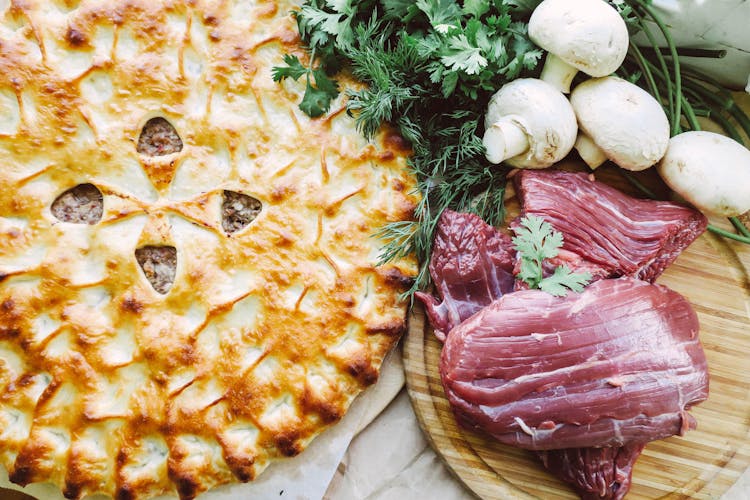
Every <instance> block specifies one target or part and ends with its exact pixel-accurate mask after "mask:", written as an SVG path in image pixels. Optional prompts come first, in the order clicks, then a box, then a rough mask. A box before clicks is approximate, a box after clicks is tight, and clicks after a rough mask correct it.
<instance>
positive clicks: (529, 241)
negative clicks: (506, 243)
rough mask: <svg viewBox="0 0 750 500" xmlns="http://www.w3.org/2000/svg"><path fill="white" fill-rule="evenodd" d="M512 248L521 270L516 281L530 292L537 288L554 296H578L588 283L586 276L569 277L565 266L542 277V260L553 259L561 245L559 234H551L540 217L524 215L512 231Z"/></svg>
mask: <svg viewBox="0 0 750 500" xmlns="http://www.w3.org/2000/svg"><path fill="white" fill-rule="evenodd" d="M514 232H515V233H516V236H515V237H514V238H513V244H514V245H515V248H516V250H517V251H518V253H519V255H520V258H521V269H520V271H519V273H518V276H517V278H518V279H520V280H522V281H524V282H526V284H527V285H529V287H530V288H538V289H541V290H543V291H545V292H547V293H550V294H552V295H556V296H563V295H565V294H566V293H567V292H568V290H572V291H574V292H580V291H582V290H583V287H584V286H585V285H587V284H588V282H589V281H591V275H590V274H589V273H573V272H571V271H570V269H568V267H567V266H559V267H557V268H556V269H555V271H554V273H553V274H552V275H551V276H547V277H545V276H544V268H543V263H544V260H545V259H551V258H553V257H557V255H558V253H559V249H560V247H562V245H563V236H562V233H559V232H557V231H555V230H554V229H553V228H552V226H551V225H550V224H549V223H548V222H545V221H544V219H542V218H541V217H536V216H533V215H527V216H525V217H523V218H522V219H521V221H520V227H518V228H515V229H514Z"/></svg>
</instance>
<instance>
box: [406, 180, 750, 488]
mask: <svg viewBox="0 0 750 500" xmlns="http://www.w3.org/2000/svg"><path fill="white" fill-rule="evenodd" d="M608 181H610V180H609V179H608ZM611 183H614V184H619V182H617V181H612V182H611ZM618 187H624V186H622V185H618ZM626 190H627V189H626ZM517 210H518V209H517V207H515V206H513V204H512V203H511V205H510V208H509V212H510V213H511V215H515V214H517V213H518V212H517ZM747 253H748V254H750V251H748V252H747ZM743 258H744V259H745V261H746V262H750V259H748V258H747V256H746V255H743ZM747 268H748V265H747V264H743V261H742V259H741V258H740V257H739V256H738V255H737V253H736V252H735V251H734V250H733V247H732V245H730V244H727V243H726V242H725V241H724V240H721V239H719V238H717V237H715V236H713V235H712V234H708V233H707V234H704V235H703V236H702V237H701V238H699V239H698V240H697V241H696V242H694V243H693V244H692V245H691V246H690V247H689V248H688V249H687V250H686V251H685V252H683V254H682V255H681V256H680V257H679V258H678V259H677V261H676V262H675V263H674V264H672V265H671V266H670V267H669V269H667V271H666V272H665V273H664V274H663V275H662V276H661V277H660V278H659V279H658V281H657V282H658V283H660V284H663V285H667V286H669V287H670V288H672V289H674V290H676V291H677V292H679V293H681V294H683V295H684V296H685V297H687V298H688V299H689V300H690V302H691V303H692V304H693V306H694V307H695V310H696V312H697V313H698V317H699V319H700V323H701V333H700V336H701V341H702V343H703V347H704V349H705V351H706V356H707V358H708V364H709V371H710V377H711V378H710V396H709V399H708V401H706V402H705V403H702V404H701V405H699V406H697V407H695V408H694V409H693V410H691V413H692V414H693V415H694V416H695V417H696V419H697V421H698V428H697V429H696V430H694V431H691V432H689V433H688V434H687V435H686V436H684V437H673V438H670V439H666V440H662V441H654V442H652V443H650V444H649V445H648V446H646V449H645V451H644V453H643V455H642V456H641V457H640V459H639V460H638V462H637V463H636V466H635V469H634V472H633V486H632V489H631V492H630V494H629V495H628V497H627V498H628V499H629V500H637V499H653V498H670V499H677V498H686V499H687V498H696V499H716V498H719V497H720V496H721V495H722V494H723V493H725V492H726V491H727V490H728V489H729V488H730V487H731V485H732V484H734V482H735V481H736V480H737V479H738V478H739V476H740V475H741V474H742V473H743V472H744V471H745V469H746V468H747V467H748V465H750V278H749V277H748V271H747ZM441 347H442V344H441V343H440V342H439V341H438V340H437V339H436V338H435V336H434V335H433V334H432V329H431V328H430V327H429V325H428V324H427V323H426V321H425V318H424V313H423V311H422V308H421V307H419V306H416V307H414V309H413V312H412V315H411V317H410V325H409V332H408V334H407V337H406V340H405V344H404V364H405V368H406V382H407V388H408V392H409V395H410V397H411V400H412V404H413V406H414V410H415V412H416V414H417V418H418V420H419V422H420V425H421V426H422V429H423V430H424V432H425V434H426V435H427V438H428V440H429V441H430V442H431V444H432V446H433V448H434V449H435V450H436V451H437V453H438V454H439V455H440V456H441V458H442V459H443V460H444V461H445V463H446V464H447V465H448V467H449V468H450V469H451V470H452V472H453V473H454V474H455V475H456V477H457V478H458V479H459V480H460V481H461V482H463V484H464V485H466V487H467V488H469V489H470V490H471V491H472V492H474V493H475V494H476V495H478V496H479V497H481V498H484V499H502V500H507V499H511V498H518V499H527V498H528V499H531V498H541V499H550V498H555V499H575V498H577V496H576V495H575V494H574V493H573V492H572V490H571V489H570V488H569V487H568V486H567V485H566V484H565V483H563V482H561V481H559V480H557V479H556V478H554V477H553V476H551V475H550V474H548V473H547V472H546V471H545V470H544V468H543V467H542V466H541V465H540V463H539V462H538V461H537V460H536V459H535V458H534V456H533V455H532V453H530V452H527V451H524V450H520V449H516V448H512V447H509V446H504V445H501V444H499V443H497V442H495V441H493V440H491V439H488V438H486V437H485V436H482V435H480V434H478V433H474V432H472V431H468V430H466V429H463V428H460V427H458V426H457V424H456V422H455V420H454V418H453V414H452V413H451V409H450V405H449V403H448V400H447V399H446V397H445V394H444V392H443V387H442V384H441V382H440V374H439V372H438V363H439V360H440V350H441Z"/></svg>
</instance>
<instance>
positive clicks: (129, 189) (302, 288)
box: [0, 0, 416, 498]
mask: <svg viewBox="0 0 750 500" xmlns="http://www.w3.org/2000/svg"><path fill="white" fill-rule="evenodd" d="M295 6H296V5H295V4H294V2H284V1H281V2H269V1H262V0H245V1H241V0H235V1H226V0H225V1H218V0H217V1H196V2H181V1H179V2H178V1H169V0H122V1H93V0H92V1H80V2H79V1H74V0H54V1H48V0H25V1H23V2H19V1H8V0H5V1H3V0H0V16H1V17H0V156H1V157H2V158H3V165H2V167H1V168H0V186H1V187H2V192H0V464H2V465H3V466H4V467H5V468H7V469H8V471H9V473H10V477H11V479H12V480H13V481H14V482H17V483H20V484H26V483H28V482H37V481H44V482H52V483H55V484H57V485H58V486H60V488H61V489H62V490H63V491H64V493H65V494H66V495H67V496H69V497H70V498H80V497H83V496H85V495H88V494H92V493H97V492H100V493H104V494H106V495H110V496H114V497H117V498H146V497H149V496H154V495H158V494H161V493H163V492H169V491H176V492H177V493H179V495H180V496H182V497H183V498H191V497H193V496H195V495H196V494H198V493H200V492H201V491H204V490H206V489H207V488H210V487H212V486H215V485H219V484H223V483H227V482H232V481H238V480H239V481H248V480H251V479H253V478H255V477H256V476H257V474H258V473H259V472H261V471H262V470H263V469H264V468H265V467H266V466H267V464H268V462H269V461H270V460H273V459H275V458H278V457H283V456H291V455H295V454H297V453H299V452H300V451H301V450H302V449H303V448H304V447H305V446H306V445H307V443H308V442H309V441H310V440H311V439H312V438H313V437H314V436H315V435H317V434H318V433H320V432H321V431H322V430H324V429H325V428H326V427H327V426H329V425H331V424H332V423H335V422H336V421H337V420H339V419H340V418H341V417H342V415H343V414H344V412H345V411H346V409H347V408H348V406H349V404H350V403H351V401H352V399H353V398H354V397H355V396H356V394H357V393H359V392H360V391H361V390H362V389H363V388H365V387H366V386H368V385H369V384H372V383H373V382H374V381H375V380H376V379H377V376H378V370H379V367H380V363H381V361H382V359H383V357H384V356H385V354H386V353H387V352H388V350H389V349H390V348H391V347H392V346H393V345H394V344H395V342H396V341H397V339H398V335H399V334H400V333H401V331H402V329H403V326H404V315H405V304H404V303H403V302H401V301H400V300H399V298H398V296H399V293H400V292H402V291H403V290H404V286H405V283H406V282H407V281H408V278H409V276H411V275H413V273H414V270H415V269H414V265H415V264H414V262H412V261H403V262H399V263H393V264H389V265H386V266H377V265H376V264H377V259H378V255H379V251H380V247H381V245H382V242H381V241H379V240H377V239H376V238H373V237H372V234H373V233H374V232H375V231H376V230H377V229H378V228H379V227H382V225H383V224H385V223H387V222H389V221H396V220H403V219H407V218H409V217H411V214H412V212H413V208H414V204H415V202H416V199H415V195H414V194H413V188H414V180H413V178H412V177H411V176H410V174H409V173H408V171H407V169H406V155H407V154H408V150H407V148H406V147H405V145H404V144H403V141H402V140H401V139H400V138H398V137H397V136H395V135H394V134H393V133H391V132H390V131H388V130H384V131H382V132H381V133H380V134H379V136H378V137H377V138H376V140H374V141H373V142H371V143H368V142H366V141H364V140H363V139H362V138H361V136H360V135H359V134H358V133H357V131H356V127H355V125H354V120H353V119H352V118H351V117H349V116H347V114H346V112H345V111H344V110H343V104H342V99H343V92H342V98H341V99H339V100H338V101H337V102H336V103H335V108H334V109H333V110H332V112H331V113H329V114H328V115H327V116H325V117H323V118H321V119H319V120H311V119H309V118H308V117H306V116H305V115H304V114H303V113H302V112H301V111H300V110H299V109H298V108H297V106H296V103H297V102H299V99H300V98H301V94H302V92H303V90H304V84H297V83H294V82H285V83H284V84H283V85H278V84H276V83H274V82H273V81H272V79H271V75H270V72H271V67H272V66H273V65H275V64H279V63H280V62H281V58H282V55H283V54H284V53H287V52H295V53H297V54H299V55H300V56H302V55H303V54H302V52H301V50H300V48H299V40H298V38H297V35H296V27H295V26H294V20H293V18H292V17H291V16H290V11H291V10H292V9H293V8H294V7H295ZM354 85H355V84H354V83H347V84H346V86H347V87H350V88H351V87H352V86H354ZM342 90H345V89H342ZM157 118H158V119H159V120H157V121H159V123H161V124H162V125H164V123H167V124H169V126H171V127H173V132H174V133H175V134H176V135H177V136H178V137H179V148H178V147H169V144H170V141H171V144H172V145H175V144H178V142H177V139H175V138H174V137H170V134H171V133H172V132H170V130H169V129H168V128H164V129H162V131H161V132H162V136H161V139H162V140H164V141H165V142H164V144H165V145H166V150H165V151H166V152H165V151H161V152H156V153H154V152H153V151H152V152H149V151H147V150H144V149H143V148H142V147H141V146H140V142H141V141H140V139H141V134H142V131H143V130H144V126H146V124H147V123H149V121H152V120H154V119H157ZM162 153H164V154H162ZM76 186H82V188H79V189H81V191H80V192H81V193H83V194H82V195H81V196H80V197H79V198H75V197H73V198H70V199H72V200H73V201H72V202H71V206H73V208H85V209H86V210H90V212H88V215H86V216H85V217H84V218H83V219H80V220H76V219H75V218H73V219H67V218H66V217H67V216H65V215H60V213H61V212H59V210H60V208H59V207H60V204H61V203H62V202H61V201H60V200H63V201H65V200H67V199H68V198H66V199H63V198H61V196H65V195H66V193H71V191H70V190H75V189H76ZM92 188H93V189H92ZM97 192H98V193H99V194H98V195H97ZM70 196H72V195H70ZM76 200H77V201H76ZM248 200H250V208H251V211H252V217H249V218H248V217H246V218H244V219H243V218H242V217H241V216H237V214H236V213H234V212H231V211H230V212H227V211H226V205H227V204H229V205H232V206H234V207H235V208H237V203H241V202H243V203H244V202H247V201H248ZM56 201H57V204H56ZM76 204H77V205H76ZM53 205H55V207H54V208H53ZM227 214H230V215H227ZM227 217H234V218H233V219H232V220H231V221H228V220H227ZM143 249H156V250H155V251H156V252H157V253H159V252H161V253H162V254H164V255H166V257H164V256H162V257H161V258H166V260H167V261H170V260H171V271H170V272H171V273H172V275H171V276H169V273H167V274H168V276H167V278H165V280H164V282H163V283H161V284H160V285H157V284H154V282H153V276H151V274H153V273H154V272H155V271H154V269H155V268H154V266H158V265H159V264H158V262H157V260H158V259H156V260H154V258H152V259H151V260H149V257H148V256H147V257H143V253H142V250H143ZM139 250H141V253H140V254H139ZM167 267H170V266H167ZM150 279H151V281H150Z"/></svg>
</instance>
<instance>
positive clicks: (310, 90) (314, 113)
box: [271, 54, 339, 118]
mask: <svg viewBox="0 0 750 500" xmlns="http://www.w3.org/2000/svg"><path fill="white" fill-rule="evenodd" d="M284 63H285V64H286V66H276V67H274V68H273V69H272V70H271V75H272V77H273V80H274V81H275V82H280V81H282V80H284V79H285V78H291V79H292V80H295V81H297V80H299V79H300V78H301V77H302V76H305V75H306V76H307V85H306V86H305V95H304V96H303V98H302V102H300V104H299V107H300V109H301V110H302V111H304V112H305V113H307V115H308V116H310V117H311V118H317V117H318V116H321V115H324V114H325V113H327V112H328V110H329V109H330V108H331V102H332V101H333V100H334V99H336V97H338V95H339V86H338V84H337V83H336V82H335V81H334V80H331V79H330V78H329V77H328V75H326V73H325V71H323V70H322V69H320V68H316V69H312V68H306V67H305V66H303V65H302V63H301V62H300V60H299V58H298V57H297V56H295V55H289V54H287V55H285V56H284ZM311 76H312V77H313V78H314V80H315V85H313V83H312V82H311V79H310V77H311Z"/></svg>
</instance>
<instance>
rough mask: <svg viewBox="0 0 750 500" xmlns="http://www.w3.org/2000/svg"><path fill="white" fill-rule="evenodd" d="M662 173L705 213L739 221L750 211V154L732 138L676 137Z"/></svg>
mask: <svg viewBox="0 0 750 500" xmlns="http://www.w3.org/2000/svg"><path fill="white" fill-rule="evenodd" d="M658 170H659V174H660V175H661V178H662V179H664V182H666V183H667V185H668V186H669V187H670V188H672V190H674V192H676V193H677V194H679V195H680V196H682V197H683V198H685V199H686V200H687V201H689V202H690V203H692V204H693V205H695V206H696V207H697V208H698V209H699V210H701V211H702V212H706V213H709V214H713V215H722V216H725V217H735V216H737V215H741V214H743V213H745V212H747V211H748V210H750V151H748V150H747V148H745V147H744V146H742V145H741V144H740V143H738V142H736V141H734V140H732V139H730V138H729V137H725V136H723V135H719V134H715V133H713V132H685V133H684V134H680V135H677V136H675V137H672V139H670V141H669V148H668V149H667V154H666V155H665V156H664V158H663V159H662V160H661V163H660V164H659V167H658Z"/></svg>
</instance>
